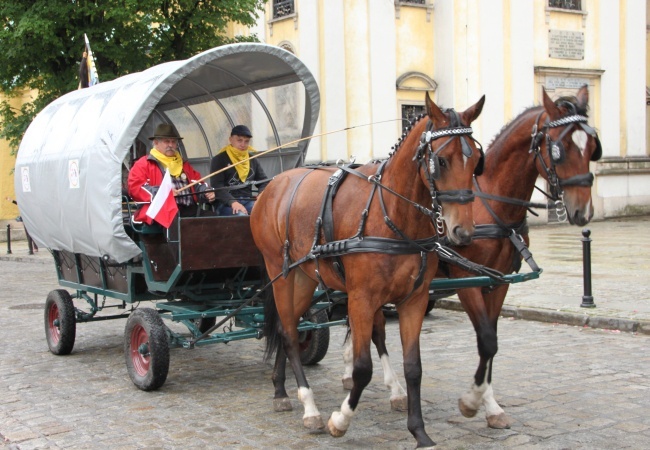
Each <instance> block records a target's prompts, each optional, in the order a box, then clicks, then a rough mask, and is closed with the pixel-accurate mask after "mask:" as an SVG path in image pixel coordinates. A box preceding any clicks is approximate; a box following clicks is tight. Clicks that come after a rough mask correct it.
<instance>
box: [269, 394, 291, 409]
mask: <svg viewBox="0 0 650 450" xmlns="http://www.w3.org/2000/svg"><path fill="white" fill-rule="evenodd" d="M273 409H274V410H275V412H284V411H292V410H293V406H291V400H289V397H283V398H274V399H273Z"/></svg>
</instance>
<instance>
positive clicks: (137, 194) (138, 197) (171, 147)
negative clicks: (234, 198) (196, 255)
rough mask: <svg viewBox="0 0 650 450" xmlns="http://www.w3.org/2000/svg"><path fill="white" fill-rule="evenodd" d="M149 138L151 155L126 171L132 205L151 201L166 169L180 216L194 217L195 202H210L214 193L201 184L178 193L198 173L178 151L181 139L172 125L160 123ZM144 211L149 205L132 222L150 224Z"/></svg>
mask: <svg viewBox="0 0 650 450" xmlns="http://www.w3.org/2000/svg"><path fill="white" fill-rule="evenodd" d="M149 139H150V140H152V141H153V148H152V149H151V152H150V153H149V155H148V156H147V157H146V158H145V157H143V158H140V159H138V160H137V161H136V162H135V163H134V164H133V167H132V168H131V171H130V172H129V181H128V185H129V195H130V196H131V198H132V199H133V200H135V201H136V202H151V200H152V199H153V197H154V196H155V195H156V192H158V188H159V187H160V184H161V183H162V180H163V177H164V175H165V170H166V169H169V173H170V175H171V177H172V183H173V184H174V196H176V204H177V205H178V210H179V213H180V216H181V217H192V216H197V215H198V213H199V202H205V201H208V202H212V201H214V199H215V195H214V192H205V190H206V188H207V185H206V184H205V183H200V184H197V185H194V186H192V187H191V188H190V189H186V190H184V191H182V192H178V190H179V189H181V188H183V187H184V186H187V185H188V184H189V183H192V182H194V181H196V180H199V179H201V174H200V173H199V172H197V171H196V170H194V168H193V167H192V166H191V165H190V163H189V162H187V161H183V158H182V157H181V154H180V152H179V151H178V141H179V140H180V139H183V138H182V137H180V136H179V135H178V133H177V132H176V130H175V129H174V127H173V126H172V125H170V124H166V123H163V124H160V125H158V127H156V131H155V133H154V135H153V136H152V137H150V138H149ZM177 194H178V195H177ZM147 209H149V205H148V204H145V205H143V206H142V208H140V209H139V210H138V211H137V212H136V214H135V217H134V220H136V221H138V222H145V223H147V224H149V225H151V223H152V222H153V219H151V218H150V217H148V216H147V215H146V212H147Z"/></svg>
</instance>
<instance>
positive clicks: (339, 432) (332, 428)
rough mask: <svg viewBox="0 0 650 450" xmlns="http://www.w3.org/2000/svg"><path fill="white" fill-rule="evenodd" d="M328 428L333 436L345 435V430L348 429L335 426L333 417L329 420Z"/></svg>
mask: <svg viewBox="0 0 650 450" xmlns="http://www.w3.org/2000/svg"><path fill="white" fill-rule="evenodd" d="M327 430H328V431H329V432H330V434H331V435H332V436H333V437H342V436H345V432H346V431H347V430H339V429H338V428H336V427H335V426H334V423H333V422H332V418H331V417H330V420H328V421H327Z"/></svg>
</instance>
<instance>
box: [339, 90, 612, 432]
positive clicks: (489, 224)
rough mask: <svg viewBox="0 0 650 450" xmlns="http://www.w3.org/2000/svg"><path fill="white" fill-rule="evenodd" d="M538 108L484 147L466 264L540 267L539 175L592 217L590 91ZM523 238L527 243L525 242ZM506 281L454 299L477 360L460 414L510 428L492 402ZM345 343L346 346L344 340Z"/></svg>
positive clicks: (392, 382)
mask: <svg viewBox="0 0 650 450" xmlns="http://www.w3.org/2000/svg"><path fill="white" fill-rule="evenodd" d="M542 95H543V106H538V107H533V108H529V109H527V110H525V111H524V112H522V113H521V114H519V116H517V117H516V118H515V119H513V120H512V121H511V122H510V123H509V124H507V125H506V126H505V127H504V128H503V129H502V131H501V132H500V133H499V134H498V135H497V136H496V137H495V139H494V141H493V142H492V143H491V144H490V146H489V147H488V149H487V150H486V152H485V167H484V171H483V174H482V175H481V176H480V177H476V179H475V195H476V196H477V197H479V198H480V199H481V201H475V202H474V204H473V214H474V219H475V221H476V231H475V233H474V236H473V240H472V243H471V244H470V245H467V246H462V247H456V248H455V250H456V251H457V252H458V253H460V254H461V255H463V256H464V257H466V258H468V259H470V260H471V261H473V262H475V263H477V264H481V265H483V266H487V267H490V268H493V269H495V270H497V271H499V272H502V273H513V272H518V271H519V268H520V266H521V260H522V257H523V258H524V259H527V261H528V263H529V265H530V267H531V269H532V270H535V271H539V268H538V267H537V265H536V263H535V262H534V260H533V259H532V255H531V254H530V252H529V251H528V248H527V246H528V244H529V237H528V226H527V222H526V211H527V208H529V207H530V206H531V205H534V204H532V203H530V199H531V197H532V194H533V190H534V189H535V182H536V180H537V178H538V176H540V175H541V176H542V178H544V179H545V180H546V181H547V182H548V185H549V187H550V189H549V190H550V193H546V196H547V197H549V199H551V200H552V201H554V202H555V205H556V209H557V210H558V216H559V217H561V216H564V217H565V218H566V219H568V221H569V223H571V224H573V225H578V226H583V225H585V224H587V223H588V222H589V221H590V220H591V218H592V217H593V213H594V210H593V204H592V201H591V186H592V184H593V180H594V175H593V174H592V173H591V172H590V171H589V163H590V161H597V160H599V159H600V157H601V156H602V149H601V146H600V141H599V139H598V135H597V133H596V131H595V130H594V129H593V128H592V127H590V126H589V125H588V124H587V105H588V102H589V91H588V88H587V86H586V85H585V86H583V87H582V88H580V89H579V90H578V92H577V94H576V96H575V97H562V98H559V99H558V100H556V101H555V102H553V101H552V100H551V99H550V97H549V96H548V94H547V93H546V91H543V93H542ZM524 243H525V246H524ZM471 275H472V274H471V273H469V272H467V271H465V270H463V269H462V268H459V267H457V266H454V265H449V266H448V272H442V271H440V272H439V273H438V274H437V275H436V276H440V277H449V276H451V277H452V278H461V277H467V276H471ZM508 287H509V285H508V284H501V285H498V286H496V287H492V288H480V287H473V288H463V289H458V290H457V294H458V298H459V299H460V301H461V304H462V306H463V308H464V310H465V311H466V313H467V314H468V316H469V318H470V320H471V322H472V325H473V326H474V329H475V331H476V340H477V346H478V353H479V357H480V360H479V365H478V368H477V370H476V373H475V375H474V381H473V383H472V386H471V388H470V390H469V391H468V392H466V393H465V394H463V395H462V396H461V398H460V399H459V403H458V405H459V409H460V411H461V413H462V414H463V415H464V416H465V417H473V416H475V415H476V413H477V411H478V409H479V408H480V406H481V405H483V406H484V407H485V413H486V419H487V424H488V426H489V427H491V428H509V427H510V419H509V418H508V417H507V415H506V414H505V412H504V411H503V409H502V408H501V407H500V406H499V404H498V403H497V402H496V400H495V399H494V393H493V389H492V362H493V359H494V356H495V355H496V353H497V350H498V346H497V321H498V319H499V315H500V313H501V308H502V306H503V302H504V300H505V297H506V294H507V292H508ZM385 323H386V320H385V318H384V315H383V314H382V312H381V311H379V312H378V313H377V314H376V316H375V319H374V331H373V333H374V335H375V336H376V337H377V339H376V340H375V344H376V346H377V351H378V352H379V355H380V357H381V360H382V366H383V368H384V369H385V372H384V377H385V378H384V381H385V383H386V384H387V385H388V386H389V388H390V389H391V405H392V406H393V409H399V407H396V405H399V404H400V403H401V402H402V401H403V398H404V396H405V393H404V390H403V389H402V387H401V386H400V384H399V382H398V381H397V378H396V377H395V375H394V371H393V369H392V368H391V366H390V362H389V361H388V355H387V352H386V346H385V330H384V328H385ZM346 345H348V348H349V345H350V344H349V343H348V342H346ZM346 352H347V348H346V350H345V351H344V360H345V361H346V365H347V367H346V373H345V374H344V376H343V385H344V386H345V387H347V388H349V385H350V380H349V367H350V361H349V355H346Z"/></svg>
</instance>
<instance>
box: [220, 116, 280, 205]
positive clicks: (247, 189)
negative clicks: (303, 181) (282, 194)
mask: <svg viewBox="0 0 650 450" xmlns="http://www.w3.org/2000/svg"><path fill="white" fill-rule="evenodd" d="M252 137H253V135H252V133H251V131H250V130H249V129H248V127H247V126H246V125H237V126H236V127H234V128H233V129H232V131H231V132H230V138H229V139H228V141H229V144H228V145H226V146H225V147H224V148H222V149H221V150H220V151H219V153H218V154H217V156H215V157H214V158H212V162H211V164H210V173H214V172H217V171H219V170H221V169H224V168H226V167H228V166H230V165H233V164H236V165H234V167H230V168H228V169H226V170H224V171H222V172H219V173H218V174H216V175H214V176H212V177H211V178H210V184H211V185H212V188H214V189H217V190H216V191H215V194H216V196H217V201H218V206H217V214H219V215H220V216H230V215H236V214H243V215H247V214H250V213H251V210H252V209H253V204H254V199H253V182H255V181H265V180H267V177H266V174H265V173H264V170H263V169H262V166H261V165H260V163H259V162H258V161H257V160H256V159H249V158H250V156H251V155H250V153H251V152H254V151H255V149H253V147H251V146H250V141H251V138H252ZM267 184H268V180H267V181H266V182H263V183H259V184H258V185H257V188H258V191H259V192H262V190H263V189H264V188H265V187H266V185H267ZM224 187H230V188H235V189H230V190H229V189H219V188H224Z"/></svg>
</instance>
